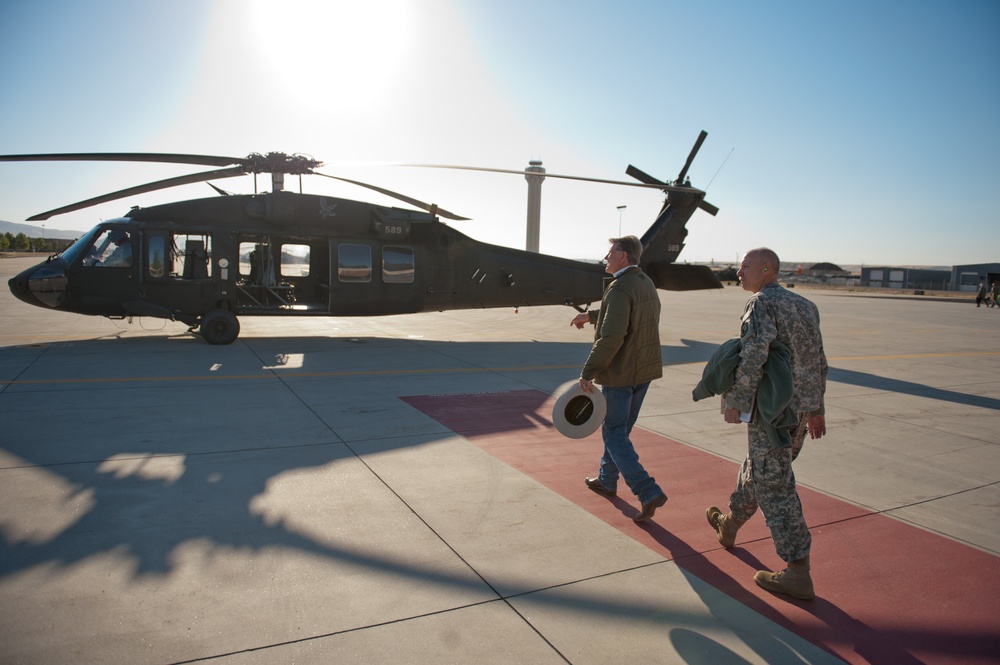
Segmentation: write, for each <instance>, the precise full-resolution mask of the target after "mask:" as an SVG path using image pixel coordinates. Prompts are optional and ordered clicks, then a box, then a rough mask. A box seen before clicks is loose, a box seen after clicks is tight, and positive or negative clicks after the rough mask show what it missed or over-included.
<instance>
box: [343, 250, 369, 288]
mask: <svg viewBox="0 0 1000 665" xmlns="http://www.w3.org/2000/svg"><path fill="white" fill-rule="evenodd" d="M337 261H338V263H339V266H338V267H337V278H338V279H339V280H340V281H341V282H370V281H372V248H371V247H369V246H368V245H352V244H347V243H344V244H342V245H340V247H338V248H337Z"/></svg>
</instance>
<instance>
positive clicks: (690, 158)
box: [677, 129, 708, 182]
mask: <svg viewBox="0 0 1000 665" xmlns="http://www.w3.org/2000/svg"><path fill="white" fill-rule="evenodd" d="M706 136H708V132H706V131H705V130H704V129H703V130H701V134H699V135H698V140H697V141H695V142H694V147H693V148H691V152H690V154H688V158H687V161H686V162H684V168H682V169H681V172H680V175H678V176H677V182H684V177H685V176H686V175H687V172H688V169H689V168H691V162H693V161H694V156H695V155H697V154H698V150H700V149H701V144H702V143H704V142H705V137H706Z"/></svg>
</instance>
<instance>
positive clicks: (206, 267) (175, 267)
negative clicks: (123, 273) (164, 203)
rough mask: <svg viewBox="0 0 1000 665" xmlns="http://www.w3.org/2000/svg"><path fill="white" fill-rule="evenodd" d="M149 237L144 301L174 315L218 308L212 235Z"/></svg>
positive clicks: (162, 235) (156, 235)
mask: <svg viewBox="0 0 1000 665" xmlns="http://www.w3.org/2000/svg"><path fill="white" fill-rule="evenodd" d="M146 235H147V238H146V273H145V275H144V278H145V283H144V289H143V290H144V295H145V297H144V298H143V300H145V301H147V302H150V303H154V304H157V305H160V306H162V307H165V308H167V309H168V310H170V311H172V312H180V313H183V314H190V315H199V314H203V313H205V312H207V311H208V310H210V309H214V308H215V307H216V306H217V305H216V303H217V301H218V296H217V295H216V287H215V283H214V281H213V279H212V262H211V257H212V236H211V235H209V234H207V233H205V234H201V233H191V234H187V233H169V232H167V233H164V232H161V231H155V232H154V231H150V232H148V233H147V234H146Z"/></svg>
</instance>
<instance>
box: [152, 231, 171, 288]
mask: <svg viewBox="0 0 1000 665" xmlns="http://www.w3.org/2000/svg"><path fill="white" fill-rule="evenodd" d="M147 238H148V239H149V248H148V251H149V256H148V257H147V259H148V266H149V276H150V277H152V278H154V279H161V278H163V277H166V276H167V239H166V238H164V237H163V236H159V235H154V236H147Z"/></svg>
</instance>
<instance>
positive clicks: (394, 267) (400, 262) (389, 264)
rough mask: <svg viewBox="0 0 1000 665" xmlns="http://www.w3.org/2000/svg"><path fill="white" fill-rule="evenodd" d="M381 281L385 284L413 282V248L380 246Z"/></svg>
mask: <svg viewBox="0 0 1000 665" xmlns="http://www.w3.org/2000/svg"><path fill="white" fill-rule="evenodd" d="M382 281H383V282H385V283H386V284H412V283H413V248H412V247H383V248H382Z"/></svg>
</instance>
